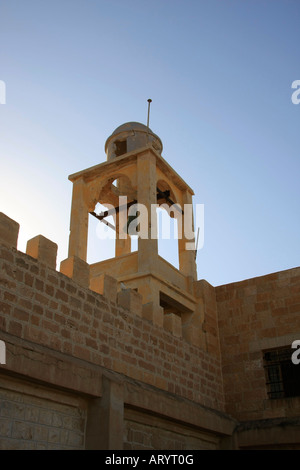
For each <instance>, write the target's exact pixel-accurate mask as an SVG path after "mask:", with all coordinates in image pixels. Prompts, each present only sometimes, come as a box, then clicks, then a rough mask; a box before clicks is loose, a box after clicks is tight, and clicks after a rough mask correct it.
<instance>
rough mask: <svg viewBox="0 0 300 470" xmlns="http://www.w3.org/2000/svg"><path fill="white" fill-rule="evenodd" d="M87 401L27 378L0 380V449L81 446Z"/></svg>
mask: <svg viewBox="0 0 300 470" xmlns="http://www.w3.org/2000/svg"><path fill="white" fill-rule="evenodd" d="M86 415H87V406H86V402H85V401H84V400H83V399H82V398H79V397H74V396H71V395H68V394H66V393H59V392H57V391H55V392H53V391H50V390H49V389H47V388H45V387H37V386H36V385H35V386H34V385H33V384H31V383H30V382H26V381H20V380H14V379H12V378H8V377H6V380H5V382H4V380H3V379H2V380H1V382H0V449H1V450H5V449H9V450H23V449H31V450H44V449H48V450H51V449H61V450H72V449H83V448H84V442H85V441H84V433H85V423H86Z"/></svg>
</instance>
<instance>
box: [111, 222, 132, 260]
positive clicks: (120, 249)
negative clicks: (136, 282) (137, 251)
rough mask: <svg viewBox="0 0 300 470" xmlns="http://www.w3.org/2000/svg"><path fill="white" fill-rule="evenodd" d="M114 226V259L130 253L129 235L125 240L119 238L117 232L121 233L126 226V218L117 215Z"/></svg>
mask: <svg viewBox="0 0 300 470" xmlns="http://www.w3.org/2000/svg"><path fill="white" fill-rule="evenodd" d="M115 224H116V257H117V256H122V255H127V254H128V253H131V238H130V236H129V235H127V236H126V238H120V237H119V231H120V230H121V232H122V231H123V228H124V226H126V224H127V216H125V217H124V214H123V213H122V214H120V213H117V214H116V217H115Z"/></svg>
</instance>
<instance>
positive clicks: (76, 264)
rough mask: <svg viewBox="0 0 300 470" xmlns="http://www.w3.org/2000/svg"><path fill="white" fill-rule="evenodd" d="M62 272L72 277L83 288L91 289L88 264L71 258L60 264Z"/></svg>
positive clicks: (74, 257)
mask: <svg viewBox="0 0 300 470" xmlns="http://www.w3.org/2000/svg"><path fill="white" fill-rule="evenodd" d="M60 272H61V273H63V274H65V275H66V276H68V277H70V278H71V279H73V281H75V282H76V283H77V284H79V285H80V286H81V287H87V288H88V287H89V285H90V266H89V264H88V263H86V262H85V261H83V260H82V259H80V258H78V257H77V256H71V257H70V258H67V259H65V260H63V261H62V262H61V263H60Z"/></svg>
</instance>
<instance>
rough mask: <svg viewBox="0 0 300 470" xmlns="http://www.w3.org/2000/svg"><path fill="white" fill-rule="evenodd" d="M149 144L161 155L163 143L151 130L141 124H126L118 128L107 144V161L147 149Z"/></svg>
mask: <svg viewBox="0 0 300 470" xmlns="http://www.w3.org/2000/svg"><path fill="white" fill-rule="evenodd" d="M147 144H151V145H152V146H153V148H154V149H155V150H156V151H157V152H158V153H159V154H161V152H162V148H163V146H162V142H161V140H160V138H159V137H158V136H157V135H156V134H154V132H152V130H151V129H150V128H148V127H147V126H145V124H141V123H140V122H126V123H125V124H122V125H121V126H119V127H117V128H116V129H115V130H114V131H113V133H112V134H111V135H110V136H109V137H108V139H107V141H106V143H105V153H106V155H107V160H111V159H113V158H116V157H120V156H121V155H124V154H125V153H127V152H132V151H134V150H137V149H139V148H142V147H145V146H146V145H147Z"/></svg>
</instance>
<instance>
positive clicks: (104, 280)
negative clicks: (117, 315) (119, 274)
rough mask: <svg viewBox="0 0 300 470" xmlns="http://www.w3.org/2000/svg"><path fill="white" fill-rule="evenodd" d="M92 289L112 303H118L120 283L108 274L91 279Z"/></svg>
mask: <svg viewBox="0 0 300 470" xmlns="http://www.w3.org/2000/svg"><path fill="white" fill-rule="evenodd" d="M90 289H91V290H93V291H94V292H98V294H102V295H103V296H104V297H105V298H106V299H108V300H110V301H112V302H116V301H117V290H118V281H117V280H116V279H115V278H114V277H112V276H109V275H108V274H101V275H100V276H97V277H94V278H93V279H91V280H90Z"/></svg>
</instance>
